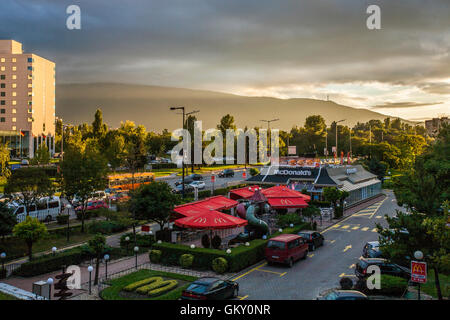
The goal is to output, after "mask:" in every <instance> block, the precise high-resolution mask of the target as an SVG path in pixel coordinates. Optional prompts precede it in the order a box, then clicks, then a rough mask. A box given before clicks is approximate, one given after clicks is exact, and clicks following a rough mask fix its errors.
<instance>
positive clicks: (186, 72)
mask: <svg viewBox="0 0 450 320" xmlns="http://www.w3.org/2000/svg"><path fill="white" fill-rule="evenodd" d="M72 4H75V5H78V6H79V7H80V9H81V29H80V30H69V29H67V27H66V19H67V18H68V16H69V14H67V13H66V9H67V7H68V6H69V5H72ZM373 4H375V5H378V6H379V7H380V9H381V29H380V30H369V29H368V28H367V26H366V20H367V18H368V17H369V14H367V13H366V10H367V7H368V6H369V5H373ZM0 39H14V40H17V41H20V42H22V43H23V45H24V49H25V51H27V52H33V53H36V54H38V55H41V56H43V57H45V58H48V59H50V60H53V61H55V62H56V66H57V67H56V70H57V83H89V82H123V83H137V84H148V85H159V86H171V87H182V88H192V89H206V90H213V91H221V92H228V93H234V94H240V95H248V96H272V97H277V98H285V99H287V98H315V99H323V100H325V99H327V96H328V98H329V99H330V100H332V101H335V102H337V103H340V104H344V105H348V106H351V107H356V108H367V109H371V110H373V111H377V112H380V113H384V114H387V115H392V116H399V117H402V118H405V119H409V120H423V119H428V118H432V117H436V116H444V115H447V116H449V115H450V1H449V0H396V1H392V0H386V1H384V0H370V1H369V0H314V1H312V0H276V1H274V0H239V1H237V0H226V1H224V0H127V1H124V0H78V1H77V0H1V1H0Z"/></svg>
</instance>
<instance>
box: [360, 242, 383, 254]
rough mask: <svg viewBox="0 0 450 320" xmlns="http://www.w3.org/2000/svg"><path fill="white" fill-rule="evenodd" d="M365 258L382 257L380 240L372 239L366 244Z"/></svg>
mask: <svg viewBox="0 0 450 320" xmlns="http://www.w3.org/2000/svg"><path fill="white" fill-rule="evenodd" d="M362 256H363V257H364V258H379V257H381V250H380V242H378V241H370V242H367V243H366V244H365V245H364V248H363V254H362Z"/></svg>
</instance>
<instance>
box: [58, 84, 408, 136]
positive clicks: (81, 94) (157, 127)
mask: <svg viewBox="0 0 450 320" xmlns="http://www.w3.org/2000/svg"><path fill="white" fill-rule="evenodd" d="M180 105H182V106H185V107H186V111H193V110H199V111H200V112H199V113H198V114H196V115H195V116H196V117H197V119H198V120H202V121H203V129H204V130H205V129H208V128H215V127H216V125H217V123H219V121H220V118H221V117H222V116H224V115H226V114H227V113H229V114H231V115H233V116H234V118H235V123H236V125H237V127H239V128H244V127H245V126H248V127H254V126H264V125H265V124H264V123H263V122H261V121H260V120H262V119H273V118H279V119H280V120H279V121H278V122H275V123H273V124H272V127H273V128H279V129H282V130H290V129H291V128H292V127H293V126H295V125H296V126H303V124H304V121H305V118H306V117H307V116H309V115H314V114H320V115H322V116H323V117H324V118H325V121H326V123H327V125H330V124H331V122H332V121H334V120H341V119H346V121H345V122H343V124H344V125H350V126H353V125H355V124H356V123H357V122H358V121H359V122H366V121H368V120H371V119H379V120H383V119H384V118H387V117H389V116H387V115H383V114H381V113H378V112H374V111H371V110H367V109H358V108H353V107H349V106H345V105H341V104H338V103H335V102H333V101H324V100H315V99H310V98H289V99H279V98H275V97H264V96H261V97H255V96H240V95H236V94H232V93H223V92H217V91H211V90H197V89H188V88H175V87H165V86H150V85H141V84H129V83H114V82H92V83H71V84H59V85H57V86H56V110H57V116H58V117H62V118H63V119H64V122H65V123H72V124H80V123H83V122H88V123H91V122H92V121H93V118H94V113H95V110H96V109H98V108H100V109H102V111H103V119H104V121H105V122H106V123H107V124H108V125H110V126H111V127H118V126H119V125H120V122H121V121H125V120H131V121H134V122H135V123H136V124H142V125H144V126H145V127H146V128H147V129H149V130H153V131H161V130H163V129H169V130H173V129H176V128H179V127H181V116H179V115H177V113H176V112H173V111H170V110H169V107H171V106H180ZM275 110H276V111H275ZM391 118H394V117H391ZM403 121H405V122H407V123H410V124H411V123H414V122H412V121H407V120H403ZM275 124H276V125H275Z"/></svg>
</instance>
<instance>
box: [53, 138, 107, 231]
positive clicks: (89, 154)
mask: <svg viewBox="0 0 450 320" xmlns="http://www.w3.org/2000/svg"><path fill="white" fill-rule="evenodd" d="M107 170H108V167H107V164H106V160H105V158H104V157H103V156H102V155H101V154H100V153H99V151H98V150H95V149H94V148H91V147H89V146H87V147H86V148H85V149H84V150H82V149H81V148H78V147H76V146H72V145H69V146H67V148H66V151H65V156H64V160H63V161H61V163H60V171H61V189H62V193H63V194H64V195H65V196H66V197H67V199H68V200H69V202H71V203H72V201H73V198H74V196H75V195H76V196H77V198H78V199H79V201H80V203H81V211H80V216H81V232H84V220H85V215H86V207H87V202H88V199H89V198H91V197H92V194H93V193H94V192H95V191H97V190H102V189H104V188H106V186H107Z"/></svg>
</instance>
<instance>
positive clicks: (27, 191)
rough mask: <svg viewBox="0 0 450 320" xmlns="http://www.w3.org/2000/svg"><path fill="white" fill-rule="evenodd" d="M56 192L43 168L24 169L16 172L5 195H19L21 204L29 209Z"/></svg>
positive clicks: (7, 183) (7, 185)
mask: <svg viewBox="0 0 450 320" xmlns="http://www.w3.org/2000/svg"><path fill="white" fill-rule="evenodd" d="M53 192H54V187H53V183H52V181H51V180H50V178H49V176H48V175H47V174H46V173H45V170H44V169H43V168H39V167H24V168H20V169H16V170H14V173H13V174H12V175H11V176H10V177H9V178H8V181H7V182H6V185H5V193H7V194H12V193H19V194H20V195H21V197H20V200H19V202H20V203H21V204H23V205H24V206H25V208H27V215H28V213H29V212H28V208H29V207H30V206H31V205H34V204H36V202H37V200H38V199H39V198H41V197H45V196H50V195H52V194H53Z"/></svg>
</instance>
